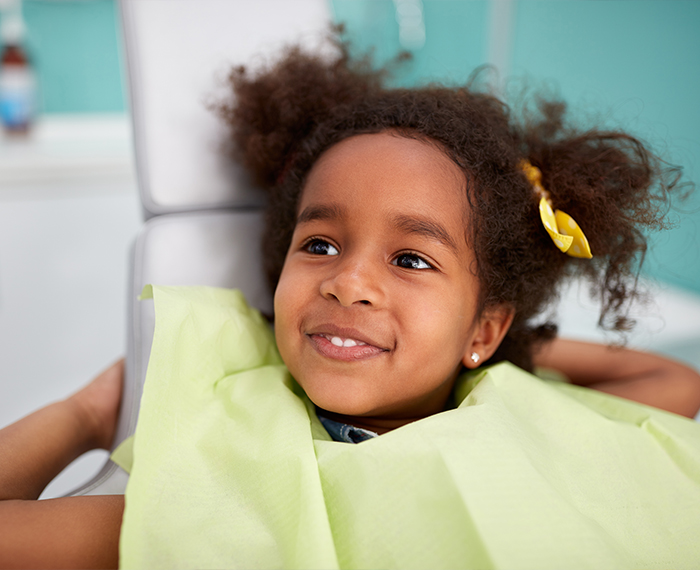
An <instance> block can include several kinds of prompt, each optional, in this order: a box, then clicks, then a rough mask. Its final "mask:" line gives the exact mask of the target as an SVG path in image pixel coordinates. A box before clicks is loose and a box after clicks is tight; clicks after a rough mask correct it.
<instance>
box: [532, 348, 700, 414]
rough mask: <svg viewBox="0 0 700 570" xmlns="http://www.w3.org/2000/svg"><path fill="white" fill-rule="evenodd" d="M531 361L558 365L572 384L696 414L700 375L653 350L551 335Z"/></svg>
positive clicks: (698, 401) (538, 364) (699, 400)
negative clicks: (639, 350) (555, 337)
mask: <svg viewBox="0 0 700 570" xmlns="http://www.w3.org/2000/svg"><path fill="white" fill-rule="evenodd" d="M534 360H535V365H536V366H543V367H546V368H553V369H555V370H559V371H560V372H562V373H563V374H564V375H566V376H567V377H568V378H569V380H571V382H572V383H573V384H578V385H580V386H588V387H589V388H594V389H595V390H600V391H601V392H607V393H608V394H613V395H615V396H621V397H622V398H627V399H628V400H634V401H636V402H640V403H642V404H647V405H650V406H654V407H656V408H661V409H662V410H668V411H669V412H674V413H676V414H680V415H682V416H687V417H690V418H692V417H694V416H695V414H697V413H698V410H699V409H700V374H698V373H697V372H696V371H695V370H693V369H692V368H690V367H688V366H685V365H683V364H680V363H678V362H675V361H673V360H668V359H667V358H664V357H662V356H658V355H656V354H650V353H648V352H638V351H636V350H630V349H627V348H618V347H608V346H604V345H600V344H592V343H587V342H579V341H573V340H565V339H555V340H553V341H551V342H549V343H546V344H545V345H544V346H543V347H542V348H541V349H540V351H539V352H538V353H536V354H535V358H534Z"/></svg>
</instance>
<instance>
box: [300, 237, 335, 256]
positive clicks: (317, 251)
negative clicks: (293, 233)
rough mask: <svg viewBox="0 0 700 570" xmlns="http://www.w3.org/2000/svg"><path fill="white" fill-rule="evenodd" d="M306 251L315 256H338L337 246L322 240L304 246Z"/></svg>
mask: <svg viewBox="0 0 700 570" xmlns="http://www.w3.org/2000/svg"><path fill="white" fill-rule="evenodd" d="M304 249H305V250H306V251H308V252H309V253H311V254H313V255H338V250H337V249H336V248H335V246H333V245H331V244H330V243H328V242H327V241H324V240H322V239H313V240H311V241H310V242H309V243H307V244H306V245H305V246H304Z"/></svg>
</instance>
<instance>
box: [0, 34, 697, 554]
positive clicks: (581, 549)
mask: <svg viewBox="0 0 700 570" xmlns="http://www.w3.org/2000/svg"><path fill="white" fill-rule="evenodd" d="M232 83H233V87H234V90H235V95H236V98H235V100H234V102H233V103H231V104H230V105H228V104H226V105H223V106H222V107H221V109H220V111H221V113H222V114H223V116H224V117H225V118H226V120H228V121H229V123H230V124H231V126H232V128H233V137H234V140H235V142H236V145H237V149H238V159H239V160H241V161H242V162H243V164H244V165H246V167H247V168H248V169H249V170H250V172H251V173H252V174H253V176H254V178H255V180H256V181H257V182H258V183H259V184H260V185H261V186H263V187H264V188H266V189H268V190H269V192H270V199H269V213H268V219H267V232H266V242H265V247H264V251H265V253H264V260H265V264H266V268H267V273H268V276H269V278H270V283H271V284H272V286H273V288H274V290H275V332H274V337H275V339H274V340H275V341H276V343H275V342H274V341H273V339H272V337H271V333H270V332H269V329H268V328H267V326H266V325H265V323H264V322H263V320H262V319H261V317H260V315H259V314H258V313H257V312H255V311H253V310H252V309H250V308H248V307H247V306H246V305H245V302H244V301H243V300H242V298H241V297H240V295H239V294H238V293H236V292H229V291H222V290H213V289H206V288H193V289H180V288H153V289H152V290H151V289H148V290H146V291H145V292H144V296H145V297H149V296H153V297H154V299H155V303H156V313H157V325H156V333H155V337H154V344H153V350H152V357H151V362H150V365H149V372H148V378H147V382H146V385H145V387H144V394H143V399H142V405H141V411H140V418H139V424H138V427H137V431H136V436H135V440H134V443H133V446H134V447H133V454H131V453H130V452H129V450H128V449H126V448H125V447H124V446H122V448H120V450H118V453H117V455H118V456H119V459H118V460H119V461H121V462H122V464H123V465H124V466H125V467H126V468H127V469H130V470H131V478H130V482H129V487H128V489H127V493H126V509H124V498H123V497H77V498H76V497H74V498H67V499H56V500H49V501H34V499H36V498H37V497H38V495H39V493H40V492H41V490H42V489H43V487H44V485H46V484H47V483H48V481H49V480H50V479H51V478H52V477H53V476H54V475H55V474H56V472H57V471H59V470H60V469H61V468H62V467H63V466H64V465H65V464H66V463H67V462H69V461H70V460H71V459H72V458H73V457H75V456H76V455H78V454H79V453H81V452H83V451H84V450H86V449H89V448H91V447H109V445H110V442H111V439H112V436H113V433H114V423H115V421H116V413H117V407H118V402H119V397H120V379H121V365H120V364H117V365H115V366H113V367H112V368H110V369H109V370H107V371H106V372H105V373H104V374H103V375H101V376H100V377H98V379H97V380H95V381H94V382H93V383H91V384H90V385H88V386H87V387H86V388H85V389H83V390H82V391H81V392H79V393H77V394H75V395H74V396H72V397H71V398H69V399H68V400H66V401H64V402H60V403H57V404H54V405H52V406H49V407H47V408H45V409H43V410H40V411H39V412H37V413H35V414H33V415H32V416H29V417H27V418H25V419H24V420H22V421H20V422H18V423H17V424H15V425H13V426H10V427H8V428H6V429H5V430H3V431H2V433H1V436H0V454H2V465H3V469H2V473H0V498H1V499H3V502H2V503H0V565H3V566H7V567H18V566H32V565H33V566H40V567H48V566H52V565H55V566H76V567H77V566H88V567H98V566H105V567H107V566H114V565H116V563H117V543H118V541H119V540H120V538H119V537H120V529H121V564H122V566H125V567H150V566H164V567H175V566H182V567H189V566H197V567H212V568H213V567H245V568H247V567H265V568H267V567H280V568H282V567H285V568H286V567H325V568H329V567H397V568H404V567H416V568H419V567H420V568H424V567H465V568H544V567H552V568H561V567H570V568H574V567H577V568H578V567H581V568H583V567H596V568H600V567H614V568H626V567H645V568H647V567H648V568H655V567H674V568H681V567H689V568H690V567H693V566H695V565H697V563H698V561H700V548H699V547H698V544H697V540H696V537H697V531H698V528H700V515H699V514H698V513H699V512H700V426H698V425H697V424H695V423H694V422H691V421H688V420H684V419H683V418H680V417H678V416H676V415H674V414H669V413H667V412H662V411H660V410H656V409H653V408H650V407H646V406H640V405H638V404H634V403H632V402H628V401H626V400H621V399H617V398H614V397H610V396H607V395H603V394H600V393H599V392H593V391H590V390H587V389H583V388H578V387H576V386H571V385H569V384H565V383H556V382H547V381H543V380H539V379H537V378H535V377H534V376H531V375H530V374H528V373H527V372H525V371H531V370H532V369H533V367H534V366H549V367H552V368H555V369H557V370H559V371H561V372H563V373H564V374H565V375H566V376H568V378H569V380H570V381H571V382H572V383H573V384H579V385H585V386H590V387H593V388H596V389H597V390H599V391H600V392H608V393H610V394H614V395H617V396H623V397H625V398H629V399H632V400H637V401H639V402H642V403H644V404H651V405H653V406H657V407H659V408H664V409H666V410H669V411H672V412H676V413H678V414H683V415H687V416H691V417H692V416H693V415H694V414H695V413H696V412H697V410H698V408H700V377H698V375H697V374H696V373H695V372H693V371H692V370H689V369H688V368H686V367H684V366H682V365H679V364H676V363H673V362H670V361H667V360H664V359H661V358H659V357H655V356H652V355H647V354H642V353H635V352H632V351H628V350H623V349H608V348H605V347H599V346H595V345H586V344H582V343H574V342H567V341H563V340H556V339H554V338H553V337H554V327H553V326H552V325H551V324H549V323H546V322H542V320H541V319H540V320H538V318H540V315H541V314H542V313H543V311H545V310H546V309H547V307H548V306H549V304H550V303H551V302H552V301H553V300H554V299H555V297H556V294H557V288H558V286H559V284H560V283H561V282H562V281H563V280H565V279H566V278H569V277H572V276H575V275H584V276H587V277H588V278H590V279H591V281H592V283H593V286H594V290H595V291H597V293H598V294H599V296H600V298H601V300H602V307H603V310H602V314H601V315H602V316H601V323H602V324H603V325H605V326H606V327H607V328H610V329H615V330H624V329H625V328H627V326H628V323H627V322H626V319H625V308H626V307H627V304H628V302H629V301H630V300H631V299H633V298H634V297H635V295H636V291H635V289H634V283H635V276H636V272H637V264H638V261H639V258H640V256H641V255H642V254H643V252H644V249H645V239H644V235H643V233H642V230H644V229H647V228H656V227H660V226H661V225H662V220H661V216H660V212H661V211H662V210H663V206H664V200H665V198H666V193H667V191H668V190H670V189H671V187H672V186H673V182H674V181H673V173H672V172H671V173H668V172H664V171H663V170H662V169H661V168H660V167H661V163H660V161H659V160H658V159H656V158H655V157H654V156H653V155H651V154H650V153H649V152H648V151H647V150H646V149H645V148H644V146H642V144H641V143H639V142H638V141H637V140H635V139H634V138H632V137H630V136H628V135H625V134H622V133H617V132H603V131H582V132H579V131H576V130H574V129H572V128H571V127H569V126H568V125H566V123H565V122H564V114H563V111H564V109H563V107H562V106H561V105H560V104H555V103H544V104H542V106H541V114H540V115H538V116H537V117H521V118H519V119H521V120H522V121H521V122H524V126H519V122H518V121H517V120H516V118H515V117H511V116H510V114H509V111H508V109H507V108H506V107H505V106H504V105H503V103H501V102H500V101H498V100H497V99H495V98H494V97H492V96H490V95H487V94H482V93H479V92H477V91H475V90H472V89H470V88H443V87H438V86H431V87H427V88H421V89H388V88H386V87H384V85H383V74H382V73H381V72H376V71H372V70H371V69H370V68H369V66H368V65H367V63H366V62H353V61H351V60H350V58H349V57H348V55H347V53H346V51H345V49H344V48H343V47H340V53H339V55H338V56H337V57H334V58H325V59H324V58H320V57H315V56H311V55H307V54H304V53H302V52H301V51H299V50H296V49H292V50H290V51H289V52H288V53H287V54H286V55H285V56H284V58H283V59H282V60H281V61H280V62H279V63H277V64H276V65H275V66H273V67H271V68H269V69H267V70H262V71H261V72H260V73H258V74H257V75H253V76H250V75H249V74H248V72H247V71H246V70H244V69H238V70H236V71H234V73H233V74H232ZM551 207H553V208H555V209H557V210H561V211H563V212H566V215H564V214H561V213H560V214H557V215H556V216H555V215H554V214H553V213H551V212H550V208H551ZM574 220H575V222H574ZM579 228H580V229H579ZM582 236H583V237H582ZM569 238H571V239H569ZM562 250H566V252H564V251H562ZM591 255H592V257H590V256H591ZM278 351H279V352H278ZM505 361H509V362H510V363H513V364H516V365H517V366H519V367H520V368H516V367H515V366H513V365H512V364H509V363H507V362H505ZM484 365H489V366H488V367H487V368H482V367H483V366H484ZM491 365H493V366H491ZM475 369H478V370H477V372H476V373H471V374H466V375H465V374H462V373H463V372H464V371H465V370H467V371H468V370H475ZM356 442H360V443H359V444H358V445H349V443H356ZM125 458H126V459H125ZM115 459H116V458H115Z"/></svg>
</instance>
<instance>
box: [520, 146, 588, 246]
mask: <svg viewBox="0 0 700 570" xmlns="http://www.w3.org/2000/svg"><path fill="white" fill-rule="evenodd" d="M520 168H522V170H523V172H524V173H525V176H527V179H528V180H529V181H530V184H532V186H533V188H534V189H535V193H536V194H537V195H538V196H539V197H540V218H541V219H542V225H544V229H545V230H547V233H548V234H549V237H551V238H552V241H553V242H554V245H556V246H557V247H558V248H559V249H560V250H561V251H563V252H564V253H566V254H567V255H570V256H572V257H583V258H586V259H590V258H591V257H593V254H592V253H591V247H590V246H589V245H588V240H587V239H586V236H585V235H584V233H583V230H582V229H581V227H580V226H579V225H578V224H577V223H576V222H575V221H574V219H573V218H572V217H571V216H570V215H569V214H566V213H565V212H562V211H561V210H556V211H553V210H552V200H551V199H550V198H549V192H547V191H546V190H545V189H544V188H543V187H542V173H541V172H540V169H539V168H537V167H536V166H532V164H530V163H529V162H528V161H527V160H523V161H521V162H520Z"/></svg>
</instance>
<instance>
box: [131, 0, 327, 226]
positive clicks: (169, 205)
mask: <svg viewBox="0 0 700 570" xmlns="http://www.w3.org/2000/svg"><path fill="white" fill-rule="evenodd" d="M120 6H121V11H122V21H123V27H124V41H125V46H126V51H127V65H128V77H129V87H130V94H131V97H130V101H131V111H132V117H133V122H134V139H135V148H136V164H137V169H138V177H139V186H140V190H141V196H142V202H143V205H144V208H145V209H146V211H147V215H149V216H150V215H154V214H162V213H167V212H177V211H183V210H193V209H204V208H216V207H246V206H251V205H259V204H260V203H261V201H262V200H261V196H260V195H259V194H258V193H256V192H255V191H254V190H253V189H252V188H251V185H250V183H249V182H247V181H246V180H245V178H244V177H243V175H242V173H241V172H240V170H239V169H237V168H236V167H235V166H234V165H232V164H231V161H230V159H229V158H228V156H226V153H225V150H224V148H223V147H224V141H225V138H226V131H225V128H224V126H223V125H222V124H221V121H220V120H219V119H218V118H217V117H216V115H215V114H214V113H212V112H211V111H210V110H208V108H207V104H208V103H209V102H212V101H215V100H217V99H219V98H221V97H222V96H223V95H224V94H226V92H227V91H226V89H227V88H226V86H225V79H226V76H227V74H228V72H229V70H230V69H231V67H232V66H233V65H240V64H246V63H249V62H251V59H253V58H254V56H257V55H263V54H269V53H273V52H276V51H279V49H280V48H281V47H282V46H284V45H285V44H288V43H291V42H295V41H302V42H303V41H306V42H311V41H316V40H318V38H319V37H320V36H321V34H322V33H323V32H324V31H326V30H327V29H328V25H329V22H330V14H329V11H328V7H327V4H326V1H325V0H293V1H290V0H255V1H251V0H168V1H167V2H166V1H164V0H121V4H120Z"/></svg>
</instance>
